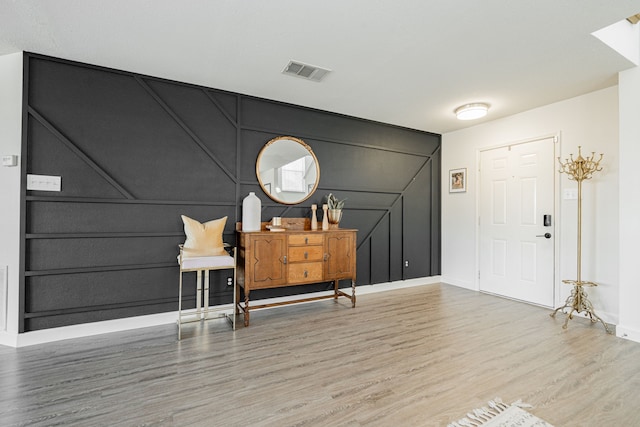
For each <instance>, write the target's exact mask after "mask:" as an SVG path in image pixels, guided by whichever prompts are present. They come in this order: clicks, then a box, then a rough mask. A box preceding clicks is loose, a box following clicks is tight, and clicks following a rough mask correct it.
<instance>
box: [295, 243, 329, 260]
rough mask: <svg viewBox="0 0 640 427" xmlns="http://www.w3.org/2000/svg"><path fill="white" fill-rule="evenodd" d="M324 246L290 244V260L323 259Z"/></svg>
mask: <svg viewBox="0 0 640 427" xmlns="http://www.w3.org/2000/svg"><path fill="white" fill-rule="evenodd" d="M323 248H324V247H323V246H290V247H289V262H300V261H303V262H304V261H322V257H323V255H324V249H323Z"/></svg>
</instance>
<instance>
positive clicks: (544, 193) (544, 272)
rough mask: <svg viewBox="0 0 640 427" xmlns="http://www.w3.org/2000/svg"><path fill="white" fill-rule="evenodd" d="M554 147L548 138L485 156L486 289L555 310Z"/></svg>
mask: <svg viewBox="0 0 640 427" xmlns="http://www.w3.org/2000/svg"><path fill="white" fill-rule="evenodd" d="M554 149H555V143H554V138H545V139H540V140H534V141H531V142H525V143H520V144H514V145H511V146H508V147H500V148H495V149H491V150H486V151H482V152H481V153H480V174H479V176H480V202H479V212H480V219H479V223H480V226H479V229H480V231H479V235H480V241H479V245H480V247H479V250H480V252H479V253H480V255H479V267H480V271H479V279H480V290H481V291H483V292H488V293H492V294H497V295H502V296H505V297H508V298H514V299H518V300H522V301H527V302H530V303H534V304H540V305H543V306H547V307H553V305H554V259H555V257H554V246H555V244H554V240H555V233H554V230H555V220H556V218H555V217H554V216H553V214H554V199H555V196H554V175H555V169H556V168H555V156H554ZM545 215H548V217H546V218H547V221H548V223H550V225H545V224H544V219H545ZM545 234H546V236H545Z"/></svg>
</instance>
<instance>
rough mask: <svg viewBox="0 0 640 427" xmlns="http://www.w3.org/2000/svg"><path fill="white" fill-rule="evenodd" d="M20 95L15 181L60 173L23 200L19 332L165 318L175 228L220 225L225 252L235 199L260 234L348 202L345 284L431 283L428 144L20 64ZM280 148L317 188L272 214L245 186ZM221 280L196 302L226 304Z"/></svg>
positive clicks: (252, 101)
mask: <svg viewBox="0 0 640 427" xmlns="http://www.w3.org/2000/svg"><path fill="white" fill-rule="evenodd" d="M24 90H25V94H26V99H27V103H26V105H24V117H25V121H24V123H25V126H26V128H25V133H24V134H25V140H24V141H23V147H24V148H23V154H24V158H25V159H26V170H25V171H24V173H25V174H26V173H29V174H43V175H55V176H61V177H62V191H60V192H42V191H25V193H24V200H25V209H24V213H23V220H24V230H25V233H24V236H23V238H24V245H23V247H24V254H23V255H24V270H23V272H22V275H21V277H22V279H21V291H22V295H23V306H24V310H23V312H22V313H21V331H29V330H37V329H45V328H51V327H56V326H64V325H70V324H75V323H85V322H92V321H99V320H108V319H116V318H121V317H129V316H138V315H144V314H151V313H159V312H166V311H174V310H176V309H177V301H176V300H177V298H178V296H177V294H178V286H177V283H178V267H177V263H176V255H177V245H178V244H179V243H181V242H182V241H184V233H183V228H182V222H181V220H180V215H181V214H185V215H188V216H190V217H192V218H195V219H197V220H200V221H207V220H210V219H213V218H219V217H222V216H228V222H227V226H226V228H225V241H227V242H229V243H232V244H233V243H235V234H234V224H235V222H236V221H238V220H239V219H240V218H241V207H242V199H243V198H244V197H245V196H246V195H247V194H248V192H250V191H254V192H255V193H256V194H257V195H258V196H259V197H260V199H261V200H262V205H263V210H262V219H263V220H264V221H268V220H270V219H271V217H273V216H285V217H299V216H309V215H310V213H311V210H310V206H311V204H312V203H317V204H322V203H323V202H324V198H325V197H326V195H327V194H329V193H330V192H333V193H334V194H336V195H337V196H338V197H339V198H347V204H346V206H345V213H344V216H343V221H342V223H341V227H344V228H357V229H358V230H359V232H358V241H357V247H358V249H357V251H358V253H357V256H358V261H357V274H358V284H373V283H381V282H388V281H396V280H401V279H407V278H411V277H420V276H427V275H435V274H439V269H440V265H439V262H440V261H439V260H440V255H439V254H440V247H439V245H440V230H439V227H440V226H439V218H440V216H439V210H440V202H439V197H440V193H439V191H440V190H439V187H440V175H439V171H440V157H439V149H440V135H436V134H432V133H428V132H420V131H415V130H411V129H406V128H401V127H398V126H391V125H386V124H383V123H377V122H371V121H367V120H362V119H357V118H353V117H348V116H343V115H339V114H334V113H330V112H325V111H319V110H314V109H309V108H304V107H299V106H295V105H288V104H283V103H279V102H275V101H270V100H265V99H258V98H253V97H249V96H245V95H241V94H236V93H230V92H225V91H219V90H216V89H211V88H205V87H200V86H195V85H190V84H185V83H180V82H172V81H167V80H162V79H157V78H153V77H149V76H142V75H138V74H134V73H130V72H125V71H119V70H111V69H106V68H101V67H96V66H92V65H87V64H80V63H74V62H70V61H66V60H61V59H56V58H50V57H45V56H41V55H34V54H25V87H24ZM280 135H291V136H295V137H299V138H302V139H304V140H305V142H307V144H309V145H310V146H311V147H312V148H313V150H314V152H315V154H316V156H317V157H318V161H319V164H320V184H319V187H318V191H317V192H316V194H314V195H313V196H312V197H311V198H310V199H309V200H307V201H306V202H305V203H304V204H302V205H294V206H287V205H281V204H278V203H275V202H273V201H271V200H270V199H268V198H267V197H266V195H265V194H264V193H262V191H261V189H260V186H259V185H258V182H257V179H256V176H255V162H256V159H257V156H258V153H259V151H260V150H261V149H262V147H263V146H264V144H265V143H266V142H267V141H269V140H270V139H272V138H274V137H276V136H280ZM405 260H409V261H410V263H409V267H404V261H405ZM227 274H228V273H225V272H215V273H212V285H211V287H212V289H213V291H212V295H211V300H210V303H211V304H222V303H229V302H231V295H232V292H231V291H232V290H231V289H230V288H229V287H228V286H227V284H226V275H227ZM193 276H194V275H192V274H190V275H187V277H186V288H185V295H184V304H185V305H186V306H187V307H192V306H193V305H194V295H195V289H194V282H195V277H193ZM344 285H345V286H347V285H348V284H347V283H344ZM328 286H329V285H328V284H326V283H325V284H313V285H308V286H304V287H289V288H282V289H276V290H264V291H261V292H260V295H258V297H270V296H279V295H290V294H295V293H304V292H311V291H317V290H322V289H328Z"/></svg>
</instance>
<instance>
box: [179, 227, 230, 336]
mask: <svg viewBox="0 0 640 427" xmlns="http://www.w3.org/2000/svg"><path fill="white" fill-rule="evenodd" d="M182 219H183V221H184V224H185V233H186V235H187V241H186V242H185V243H184V244H182V245H179V248H180V254H179V255H178V264H179V266H180V285H179V286H180V289H179V292H178V340H180V339H182V324H183V323H187V322H196V321H200V320H206V319H209V314H210V313H217V314H218V316H216V317H218V318H219V317H225V318H227V319H228V320H229V321H230V322H231V326H232V328H233V330H235V329H236V309H235V301H236V250H235V248H233V247H231V246H230V245H228V244H224V243H222V230H223V229H224V223H225V222H226V217H225V218H222V219H221V220H215V221H210V222H208V223H205V224H200V223H199V222H198V221H196V220H193V219H191V218H188V217H185V216H183V217H182ZM214 223H217V224H215V227H217V228H218V230H217V231H214V233H213V234H215V235H214V236H213V237H211V236H212V235H213V234H212V233H211V230H210V229H209V230H207V227H210V228H211V227H212V226H211V224H214ZM207 232H209V234H210V235H209V236H205V233H207ZM212 238H213V240H214V243H213V246H217V245H218V241H219V243H220V248H214V249H211V246H212V245H211V241H212V240H211V239H212ZM190 239H191V240H190ZM194 241H197V242H196V243H194ZM207 244H209V247H207V248H205V249H202V248H198V245H205V246H206V245H207ZM223 248H224V249H223ZM225 249H230V250H231V251H232V255H230V254H229V253H228V252H227V250H225ZM212 270H231V271H232V277H233V283H232V285H233V304H232V312H231V315H230V316H229V315H227V314H226V310H227V309H226V308H225V307H216V308H210V307H209V272H210V271H212ZM186 272H196V308H195V312H191V311H190V312H187V313H183V310H182V283H183V279H182V275H183V273H186ZM203 273H204V274H203ZM203 293H204V298H203ZM203 301H204V304H202V302H203ZM223 310H224V311H223Z"/></svg>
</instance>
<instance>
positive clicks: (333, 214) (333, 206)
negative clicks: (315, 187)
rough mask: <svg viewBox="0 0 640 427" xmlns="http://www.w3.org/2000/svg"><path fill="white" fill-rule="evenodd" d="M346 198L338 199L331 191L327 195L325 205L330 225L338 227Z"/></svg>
mask: <svg viewBox="0 0 640 427" xmlns="http://www.w3.org/2000/svg"><path fill="white" fill-rule="evenodd" d="M345 200H347V199H342V200H339V199H338V198H337V197H336V196H334V195H333V193H329V195H328V196H327V207H328V208H329V210H328V211H327V217H328V219H329V224H331V227H333V228H338V224H339V223H340V220H341V219H342V208H343V207H344V201H345Z"/></svg>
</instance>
